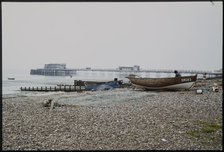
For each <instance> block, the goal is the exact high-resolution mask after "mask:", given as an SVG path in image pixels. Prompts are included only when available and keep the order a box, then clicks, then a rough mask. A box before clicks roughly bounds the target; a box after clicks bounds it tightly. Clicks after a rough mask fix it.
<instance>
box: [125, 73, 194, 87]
mask: <svg viewBox="0 0 224 152" xmlns="http://www.w3.org/2000/svg"><path fill="white" fill-rule="evenodd" d="M127 78H128V79H129V80H130V82H131V83H132V85H133V86H135V87H138V88H141V89H146V90H186V89H190V88H191V87H192V86H193V85H194V83H195V82H196V79H197V75H195V76H186V77H177V78H176V77H175V78H133V77H127Z"/></svg>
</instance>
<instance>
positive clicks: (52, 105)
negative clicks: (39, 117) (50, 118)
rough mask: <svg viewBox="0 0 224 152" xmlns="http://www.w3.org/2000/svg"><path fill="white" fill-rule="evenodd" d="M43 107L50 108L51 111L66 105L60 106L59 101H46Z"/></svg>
mask: <svg viewBox="0 0 224 152" xmlns="http://www.w3.org/2000/svg"><path fill="white" fill-rule="evenodd" d="M42 105H43V107H49V108H50V111H51V110H52V109H54V108H55V107H61V106H65V105H64V104H59V103H58V102H57V101H53V99H48V100H44V101H43V103H42Z"/></svg>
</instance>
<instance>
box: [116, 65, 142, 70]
mask: <svg viewBox="0 0 224 152" xmlns="http://www.w3.org/2000/svg"><path fill="white" fill-rule="evenodd" d="M119 70H120V71H139V70H140V66H138V65H134V66H133V67H123V66H120V67H119Z"/></svg>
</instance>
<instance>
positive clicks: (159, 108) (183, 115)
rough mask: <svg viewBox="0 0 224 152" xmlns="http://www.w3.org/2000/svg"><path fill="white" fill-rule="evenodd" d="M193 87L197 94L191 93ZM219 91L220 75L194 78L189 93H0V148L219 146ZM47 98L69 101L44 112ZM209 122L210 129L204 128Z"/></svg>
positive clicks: (220, 131)
mask: <svg viewBox="0 0 224 152" xmlns="http://www.w3.org/2000/svg"><path fill="white" fill-rule="evenodd" d="M213 83H218V87H219V91H218V92H213V91H212V89H211V87H212V86H213ZM220 84H221V85H220ZM196 89H203V93H202V94H196ZM222 94H223V90H222V79H220V80H200V81H197V83H196V85H195V87H193V88H192V89H191V90H190V91H175V92H170V91H166V92H158V93H154V92H153V93H152V92H146V91H136V90H133V89H124V88H123V89H115V90H111V91H101V92H82V93H58V94H49V95H40V96H20V97H18V96H17V97H7V96H5V97H3V108H2V112H3V135H2V136H3V142H2V144H3V145H2V149H3V150H18V149H19V150H31V149H33V150H38V149H39V150H53V149H54V150H101V149H103V150H119V149H120V150H140V149H142V150H146V149H147V150H222V149H223V148H222V123H223V122H222V100H223V99H222ZM49 98H53V100H54V99H55V100H56V99H63V101H73V100H74V104H70V103H71V102H70V103H69V102H65V105H64V106H61V107H55V108H54V109H53V110H52V111H50V110H49V108H48V107H43V106H42V102H43V101H44V100H47V99H49ZM101 100H102V101H104V102H101ZM61 101H62V100H60V102H61ZM81 101H83V102H85V101H88V102H89V103H88V104H82V103H81ZM96 101H97V104H96ZM110 101H114V102H111V104H108V103H109V102H110ZM210 124H212V125H213V126H216V127H213V128H212V129H213V130H210V131H207V132H204V130H203V129H204V128H206V127H207V128H209V127H210V129H211V126H209V125H210ZM214 128H215V129H214Z"/></svg>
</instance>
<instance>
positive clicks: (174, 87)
mask: <svg viewBox="0 0 224 152" xmlns="http://www.w3.org/2000/svg"><path fill="white" fill-rule="evenodd" d="M194 83H195V82H187V83H181V84H175V85H170V86H164V87H148V86H142V85H137V84H132V85H133V86H135V87H137V88H141V89H147V90H162V89H166V90H187V89H190V88H191V87H192V86H193V85H194Z"/></svg>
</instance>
